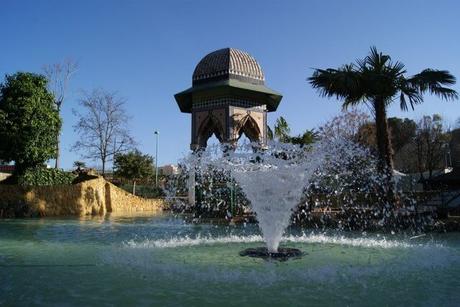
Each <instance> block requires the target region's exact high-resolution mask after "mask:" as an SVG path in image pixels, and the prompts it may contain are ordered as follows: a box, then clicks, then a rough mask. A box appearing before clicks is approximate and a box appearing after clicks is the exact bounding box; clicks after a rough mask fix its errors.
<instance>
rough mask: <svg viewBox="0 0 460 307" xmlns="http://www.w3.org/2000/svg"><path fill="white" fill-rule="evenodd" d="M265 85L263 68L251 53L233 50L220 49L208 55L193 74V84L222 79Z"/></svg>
mask: <svg viewBox="0 0 460 307" xmlns="http://www.w3.org/2000/svg"><path fill="white" fill-rule="evenodd" d="M230 78H232V79H239V80H240V81H243V82H249V83H254V84H264V80H265V77H264V73H263V72H262V68H260V65H259V64H258V63H257V61H256V59H254V58H253V57H252V56H251V55H249V53H247V52H244V51H241V50H238V49H233V48H224V49H219V50H216V51H214V52H211V53H209V54H208V55H206V56H205V57H204V58H203V59H201V61H200V62H199V63H198V65H197V66H196V68H195V71H194V72H193V77H192V81H193V84H198V83H204V82H208V81H213V80H221V79H230Z"/></svg>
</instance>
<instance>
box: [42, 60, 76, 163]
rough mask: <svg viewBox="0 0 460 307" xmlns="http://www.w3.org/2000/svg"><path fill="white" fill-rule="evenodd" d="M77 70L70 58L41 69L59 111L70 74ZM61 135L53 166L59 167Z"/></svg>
mask: <svg viewBox="0 0 460 307" xmlns="http://www.w3.org/2000/svg"><path fill="white" fill-rule="evenodd" d="M77 70H78V63H77V62H76V61H74V60H73V59H71V58H68V59H65V60H64V61H63V62H62V63H55V64H49V65H45V66H44V67H43V71H44V73H45V75H46V77H47V79H48V90H49V91H50V92H52V93H53V95H54V105H55V107H56V110H57V111H58V112H59V113H60V112H61V107H62V104H63V103H64V100H65V98H66V96H67V90H68V87H69V82H70V79H71V77H72V75H73V74H74V73H75V72H76V71H77ZM60 141H61V135H60V133H59V134H58V135H57V142H56V144H57V145H56V162H55V165H54V167H55V168H59V164H60V157H61V155H60V151H61V149H60V147H61V142H60Z"/></svg>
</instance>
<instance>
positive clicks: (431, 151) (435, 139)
mask: <svg viewBox="0 0 460 307" xmlns="http://www.w3.org/2000/svg"><path fill="white" fill-rule="evenodd" d="M448 142H449V134H448V133H446V132H445V131H444V128H443V119H442V117H441V116H440V115H437V114H435V115H433V116H423V118H422V119H421V120H420V121H419V122H418V124H417V130H416V135H415V138H414V143H415V154H416V157H417V167H418V170H419V172H420V177H421V178H422V179H424V176H423V172H425V171H428V178H431V177H432V175H433V171H434V170H436V169H440V168H442V167H443V166H444V165H443V162H444V159H443V158H444V154H445V148H446V145H447V144H448Z"/></svg>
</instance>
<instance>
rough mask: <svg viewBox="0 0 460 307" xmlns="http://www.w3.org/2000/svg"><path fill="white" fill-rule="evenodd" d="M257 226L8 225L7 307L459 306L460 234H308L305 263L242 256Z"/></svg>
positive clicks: (298, 243) (0, 276)
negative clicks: (34, 306) (90, 306)
mask: <svg viewBox="0 0 460 307" xmlns="http://www.w3.org/2000/svg"><path fill="white" fill-rule="evenodd" d="M261 241H262V239H261V235H260V232H259V230H258V228H257V226H256V225H239V226H216V225H210V224H200V225H195V224H188V223H185V222H184V220H183V219H182V218H181V217H180V216H179V217H174V216H171V215H164V216H160V217H131V218H126V217H125V218H122V217H107V218H87V219H50V218H47V219H15V220H2V221H0V293H1V295H0V305H24V306H25V305H55V306H56V305H59V306H62V305H92V306H95V305H98V306H104V305H114V304H116V305H141V306H142V305H144V306H147V305H158V306H175V305H187V306H204V305H216V304H219V305H222V306H241V305H250V306H276V305H278V306H294V305H298V306H300V305H303V306H305V305H310V306H311V305H329V306H331V305H332V306H334V305H336V306H345V305H355V306H359V305H361V306H366V305H367V306H369V305H376V306H388V305H411V306H414V305H415V306H458V304H459V302H460V278H459V276H460V234H459V233H447V234H427V235H425V236H422V237H418V238H411V237H409V236H407V237H405V236H401V235H399V236H398V235H382V234H362V233H334V232H331V231H329V232H325V233H324V232H319V231H316V232H311V231H304V232H302V231H301V230H299V229H289V230H288V233H287V234H286V235H285V237H284V239H283V241H282V243H281V246H289V247H296V248H299V249H301V250H302V251H304V252H305V253H306V255H305V257H303V258H302V259H300V260H291V261H287V262H282V263H279V262H266V261H264V260H261V259H254V258H247V257H240V256H239V255H238V253H239V251H241V250H243V249H245V248H248V247H258V246H261V245H262V242H261Z"/></svg>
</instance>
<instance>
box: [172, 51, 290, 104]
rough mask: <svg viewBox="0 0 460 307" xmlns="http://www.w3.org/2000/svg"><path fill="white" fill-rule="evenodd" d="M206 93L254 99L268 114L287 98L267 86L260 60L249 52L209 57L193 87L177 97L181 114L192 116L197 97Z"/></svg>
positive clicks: (217, 53)
mask: <svg viewBox="0 0 460 307" xmlns="http://www.w3.org/2000/svg"><path fill="white" fill-rule="evenodd" d="M203 93H206V94H210V95H215V96H216V97H222V96H225V95H230V96H237V97H250V98H251V99H253V100H254V101H256V102H257V103H258V104H260V105H266V106H267V111H268V112H272V111H276V109H277V108H278V105H279V103H280V101H281V99H282V98H283V96H282V95H281V94H280V93H278V92H276V91H274V90H272V89H270V88H268V87H267V86H265V76H264V74H263V72H262V69H261V67H260V65H259V64H258V63H257V61H256V60H255V59H254V57H252V56H251V55H249V54H248V53H247V52H244V51H241V50H238V49H234V48H224V49H219V50H216V51H214V52H211V53H209V54H208V55H206V56H205V57H204V58H203V59H201V61H200V62H199V63H198V65H197V66H196V68H195V71H194V72H193V77H192V87H190V88H189V89H187V90H185V91H182V92H180V93H177V94H176V95H174V97H175V98H176V101H177V104H178V105H179V108H180V110H181V112H184V113H191V111H192V106H193V97H194V96H195V95H201V94H203Z"/></svg>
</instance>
